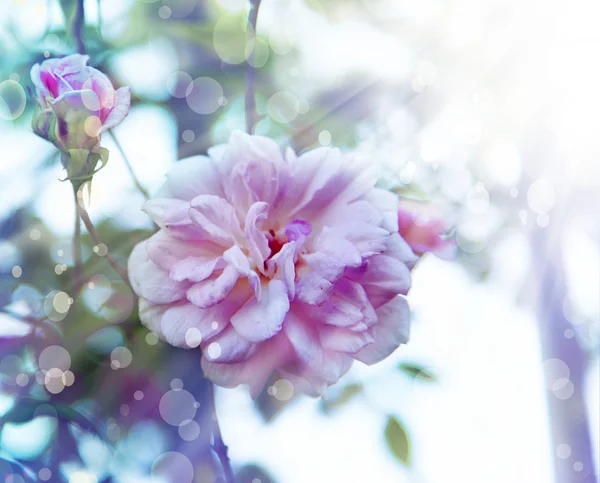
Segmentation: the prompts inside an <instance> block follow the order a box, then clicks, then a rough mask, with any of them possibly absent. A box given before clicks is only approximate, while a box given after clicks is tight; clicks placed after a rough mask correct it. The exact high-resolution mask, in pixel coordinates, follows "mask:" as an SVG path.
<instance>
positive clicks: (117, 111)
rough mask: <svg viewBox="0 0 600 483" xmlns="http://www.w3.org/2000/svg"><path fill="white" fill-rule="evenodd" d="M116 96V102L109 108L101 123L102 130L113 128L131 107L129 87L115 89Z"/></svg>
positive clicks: (120, 121)
mask: <svg viewBox="0 0 600 483" xmlns="http://www.w3.org/2000/svg"><path fill="white" fill-rule="evenodd" d="M116 96H117V100H116V103H115V105H114V106H113V107H112V109H110V112H109V113H108V116H107V117H106V119H105V120H104V123H103V124H102V132H105V131H108V130H109V129H113V128H114V127H116V126H118V125H119V124H121V123H122V122H123V120H124V119H125V118H126V117H127V115H128V114H129V110H130V109H131V89H130V88H129V87H121V88H120V89H117V91H116Z"/></svg>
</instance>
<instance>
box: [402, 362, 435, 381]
mask: <svg viewBox="0 0 600 483" xmlns="http://www.w3.org/2000/svg"><path fill="white" fill-rule="evenodd" d="M398 369H400V370H401V371H402V372H404V373H406V374H408V375H409V376H410V377H412V378H413V379H418V380H419V381H426V382H436V381H437V380H438V378H437V376H436V375H435V374H433V373H432V372H430V371H428V370H427V369H425V368H424V367H423V366H419V365H418V364H411V363H410V362H401V363H400V364H399V365H398Z"/></svg>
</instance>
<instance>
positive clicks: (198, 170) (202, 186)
mask: <svg viewBox="0 0 600 483" xmlns="http://www.w3.org/2000/svg"><path fill="white" fill-rule="evenodd" d="M167 185H168V187H169V191H170V192H171V193H172V194H173V196H175V197H176V198H179V199H182V200H186V201H191V200H192V199H194V198H195V197H196V196H198V195H202V194H207V195H215V196H220V197H223V189H222V186H221V174H220V173H219V170H218V169H217V167H216V165H215V162H214V161H213V160H212V159H211V158H209V157H207V156H194V157H191V158H186V159H183V160H181V161H178V162H177V163H175V165H174V166H173V167H172V168H171V170H170V171H169V174H168V175H167Z"/></svg>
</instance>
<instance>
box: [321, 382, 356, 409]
mask: <svg viewBox="0 0 600 483" xmlns="http://www.w3.org/2000/svg"><path fill="white" fill-rule="evenodd" d="M362 390H363V385H362V384H348V385H347V386H346V387H344V388H343V389H342V390H341V392H340V393H339V394H338V395H337V396H336V397H333V398H330V399H322V407H323V411H324V412H325V413H328V412H329V411H331V410H332V409H338V408H340V407H342V406H344V405H345V404H346V403H348V402H350V401H351V400H352V399H354V397H355V396H356V395H358V394H360V393H361V392H362Z"/></svg>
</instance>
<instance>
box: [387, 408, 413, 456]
mask: <svg viewBox="0 0 600 483" xmlns="http://www.w3.org/2000/svg"><path fill="white" fill-rule="evenodd" d="M385 440H386V441H387V444H388V447H389V448H390V450H391V452H392V454H393V455H394V456H395V457H396V459H397V460H398V461H400V462H401V463H402V464H404V465H406V466H410V463H411V448H410V438H409V436H408V432H407V431H406V428H405V427H404V426H403V425H402V423H401V422H400V421H398V419H396V418H395V417H394V416H389V417H388V422H387V424H386V426H385Z"/></svg>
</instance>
